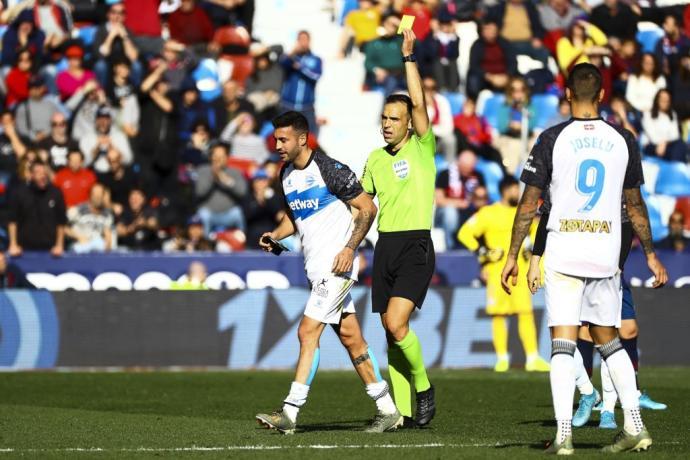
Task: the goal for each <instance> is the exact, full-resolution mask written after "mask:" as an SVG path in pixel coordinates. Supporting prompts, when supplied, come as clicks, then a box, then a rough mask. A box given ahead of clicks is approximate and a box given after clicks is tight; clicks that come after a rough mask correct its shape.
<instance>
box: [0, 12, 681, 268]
mask: <svg viewBox="0 0 690 460" xmlns="http://www.w3.org/2000/svg"><path fill="white" fill-rule="evenodd" d="M342 3H344V7H345V11H344V12H343V15H342V16H343V29H342V30H343V33H342V36H341V37H340V41H339V45H340V52H339V54H340V58H342V59H349V58H350V57H349V56H350V55H351V54H352V53H361V54H362V55H363V56H364V62H365V79H364V82H363V87H364V89H365V90H367V91H381V92H383V93H385V94H389V93H391V92H394V91H397V90H400V89H402V88H403V86H404V78H403V77H404V75H403V69H404V68H403V63H402V61H401V59H400V43H401V37H400V35H398V34H397V33H396V32H397V29H398V25H399V23H400V18H401V16H402V15H404V14H407V15H413V16H415V18H416V20H415V23H414V27H413V29H414V31H415V34H416V35H417V38H418V48H417V50H416V55H417V59H418V62H419V64H420V69H421V72H422V76H423V77H424V82H423V83H424V91H425V93H426V100H427V104H428V110H429V114H430V119H431V120H432V123H433V130H434V134H435V135H436V136H437V139H438V145H439V153H438V155H437V156H438V163H439V165H446V166H447V167H443V166H442V167H441V168H439V175H438V181H437V190H436V208H437V209H436V224H437V226H438V227H440V228H442V229H443V230H444V231H445V234H446V246H447V247H448V248H456V247H458V242H457V239H456V234H457V230H458V229H459V227H460V225H461V224H462V223H463V222H464V221H466V220H467V219H468V218H469V217H470V216H471V215H472V214H473V213H474V212H475V211H476V210H477V209H479V208H480V207H481V206H483V205H485V204H487V203H489V202H490V200H491V199H495V198H494V197H492V195H491V192H492V184H493V189H496V187H497V182H498V180H499V179H500V177H501V176H502V175H503V174H515V173H517V172H519V169H520V167H521V164H522V163H523V161H524V159H525V158H526V155H527V152H528V149H529V147H530V145H532V144H533V143H534V141H535V139H536V137H537V135H538V133H539V132H540V130H541V129H543V128H545V127H547V126H549V125H551V124H553V123H557V122H560V121H563V120H565V119H567V118H568V117H569V113H568V105H567V103H565V101H564V100H563V87H564V77H565V76H567V74H568V70H569V69H571V68H572V67H573V66H574V65H575V64H577V63H580V62H591V63H593V64H595V65H597V66H598V67H599V68H600V69H601V70H602V72H603V74H604V78H605V87H606V90H607V93H606V94H607V97H606V100H605V105H604V107H603V110H602V116H603V117H604V118H605V119H607V120H608V121H610V122H612V123H617V124H621V125H623V126H625V127H626V128H628V129H630V130H631V131H633V132H634V133H636V134H637V135H639V138H640V144H641V148H642V151H643V152H644V156H645V158H648V159H650V158H651V159H657V161H660V162H664V163H677V164H686V163H687V162H688V143H687V139H688V127H689V126H690V38H689V36H690V6H686V5H684V4H685V3H688V2H684V1H668V0H667V1H662V0H657V1H656V2H642V1H640V2H636V1H619V0H604V1H596V0H595V1H590V0H580V1H569V0H546V1H541V2H537V1H529V0H508V1H500V2H499V1H491V0H486V1H477V0H474V1H470V0H447V1H441V0H426V1H424V0H380V1H373V0H359V1H349V0H346V1H344V2H342ZM1 4H2V7H3V8H2V11H1V16H0V21H2V23H3V24H4V25H3V26H2V28H3V29H4V31H3V35H2V53H1V56H0V67H1V69H0V71H1V76H2V78H0V93H1V95H2V100H3V104H2V113H1V115H0V118H1V127H0V226H1V227H2V229H3V233H4V235H2V237H3V239H4V240H5V247H6V248H7V249H8V250H9V253H10V255H12V256H18V255H20V254H21V253H22V251H51V252H52V253H53V254H54V255H60V254H62V253H63V252H64V251H73V252H77V253H84V252H90V251H111V250H116V249H117V250H161V249H162V250H164V251H188V252H193V251H214V250H216V251H232V250H241V249H243V248H257V247H258V237H259V236H260V235H261V234H262V233H264V232H266V231H269V230H271V229H272V228H273V227H274V226H275V223H276V222H277V221H278V220H279V219H280V218H281V216H282V213H283V200H282V197H281V195H280V193H281V192H280V190H279V188H278V187H276V183H277V176H278V172H279V169H280V164H279V163H280V160H279V158H278V157H277V155H276V154H275V153H273V150H274V145H272V136H271V129H270V120H271V119H272V118H273V117H274V116H275V115H277V114H279V113H281V112H282V111H285V110H298V111H300V112H302V113H304V114H305V115H306V116H307V118H308V120H309V122H310V125H311V126H312V127H313V135H310V144H311V145H312V146H313V147H314V148H316V147H317V146H318V131H319V124H320V123H321V119H319V118H318V117H317V115H316V112H315V108H314V102H315V88H316V85H317V82H318V80H319V78H320V77H321V74H322V71H323V68H322V66H323V61H322V59H321V58H320V57H318V56H316V55H315V54H314V53H312V51H311V46H310V42H311V37H310V34H309V32H308V31H301V32H299V33H298V34H297V38H296V41H295V44H294V46H293V47H292V48H291V49H286V50H284V49H282V47H280V46H271V45H270V44H263V43H260V42H258V41H257V40H256V39H254V38H253V37H252V22H253V14H254V1H253V0H173V1H167V0H122V1H118V0H99V1H94V0H71V1H67V0H22V1H11V0H10V1H3V2H2V3H1ZM643 21H644V22H652V23H656V24H658V25H659V26H660V29H659V30H662V31H663V32H661V33H660V36H659V37H658V40H656V41H655V42H654V44H653V45H649V43H647V41H643V40H641V38H640V34H639V32H638V23H640V22H643ZM474 22H476V24H477V30H478V34H479V38H478V39H477V40H476V41H475V42H474V43H473V44H472V45H471V51H470V53H469V60H468V69H467V72H466V75H461V74H460V72H459V68H458V65H457V61H458V58H459V56H460V48H461V46H460V44H461V41H463V40H464V38H463V37H460V36H459V35H458V32H457V31H458V30H459V25H460V24H467V23H474ZM296 24H298V21H297V22H296ZM208 60H212V61H214V62H215V63H217V64H218V66H219V67H220V66H222V64H223V63H225V64H226V67H227V68H231V69H232V70H231V73H230V74H229V75H227V77H228V78H227V79H223V78H221V79H220V81H218V79H217V78H216V77H215V76H214V77H213V78H209V77H208V76H204V74H203V68H204V63H205V62H207V61H208ZM525 61H526V62H527V70H524V68H525V65H519V63H520V62H525ZM518 69H520V70H524V71H523V72H522V73H520V71H519V70H518ZM209 80H210V83H209ZM545 96H548V98H550V99H549V100H553V99H554V98H555V100H556V101H558V98H561V99H560V104H558V107H557V108H556V107H553V109H554V110H553V117H552V118H550V119H548V120H544V119H543V116H542V117H540V116H539V115H540V113H539V112H540V111H541V106H540V105H538V104H537V102H536V101H538V100H540V99H544V97H545ZM457 101H461V103H460V104H458V103H457ZM489 106H493V111H492V114H491V116H488V108H489ZM480 109H481V110H480ZM688 194H690V191H689V192H688ZM677 203H678V204H677V212H674V213H673V214H672V216H671V219H670V221H669V223H668V225H669V230H668V236H667V237H666V238H665V239H664V240H663V241H661V242H659V244H660V245H662V246H664V247H669V248H674V249H676V250H681V251H688V250H690V245H689V244H688V240H687V238H685V237H684V236H683V235H684V233H683V232H684V229H685V230H687V229H689V228H690V197H688V196H686V197H683V198H679V199H678V200H677Z"/></svg>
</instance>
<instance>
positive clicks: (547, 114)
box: [532, 94, 558, 129]
mask: <svg viewBox="0 0 690 460" xmlns="http://www.w3.org/2000/svg"><path fill="white" fill-rule="evenodd" d="M532 107H534V112H535V114H536V116H535V125H536V127H537V128H539V129H546V128H548V126H547V124H548V123H549V121H550V120H551V119H552V118H553V117H554V116H556V114H557V113H558V96H556V95H554V94H535V95H533V96H532Z"/></svg>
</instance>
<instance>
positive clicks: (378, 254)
mask: <svg viewBox="0 0 690 460" xmlns="http://www.w3.org/2000/svg"><path fill="white" fill-rule="evenodd" d="M403 34H404V40H403V44H402V55H403V61H404V62H405V73H406V78H407V89H408V92H409V97H408V96H406V95H402V94H394V95H391V96H388V97H387V98H386V102H385V104H384V108H383V113H382V114H381V133H382V134H383V139H384V140H385V142H386V144H387V145H386V146H385V147H383V148H379V149H376V150H374V151H373V152H372V153H371V154H370V155H369V158H368V159H367V164H366V166H365V169H364V174H363V177H362V187H363V188H364V190H365V191H366V192H367V193H369V194H370V195H372V196H378V201H379V213H378V231H379V240H378V242H377V244H376V249H375V251H374V267H373V287H372V304H373V311H374V312H376V313H379V314H380V315H381V322H382V324H383V327H384V329H385V330H386V339H387V341H388V370H389V373H390V377H391V384H392V387H393V394H394V396H395V404H396V406H397V407H398V410H399V411H400V413H401V414H402V415H403V416H405V417H406V418H405V420H406V424H405V426H408V427H409V426H415V425H427V424H428V423H429V422H430V421H431V419H432V418H433V417H434V414H435V412H436V403H435V400H434V387H433V386H432V385H431V383H430V382H429V378H428V377H427V374H426V369H425V367H424V360H423V357H422V348H421V345H420V342H419V339H418V338H417V336H416V335H415V333H414V331H412V330H411V329H410V326H409V323H410V316H411V315H412V313H413V312H414V310H415V308H421V307H422V304H423V302H424V298H425V297H426V292H427V290H428V288H429V283H430V282H431V277H432V276H433V274H434V266H435V255H434V245H433V243H432V241H431V225H432V217H433V207H434V192H435V182H436V165H435V163H434V155H435V153H436V139H435V137H434V133H433V131H432V130H431V123H430V122H429V116H428V114H427V110H426V103H425V101H424V91H423V90H422V80H421V78H420V76H419V70H418V69H417V64H416V62H415V58H414V55H413V54H412V51H413V47H414V41H415V36H414V33H413V32H412V31H411V30H405V31H403ZM412 384H414V388H415V391H416V396H417V398H416V399H417V407H416V414H415V419H414V420H413V419H412V398H411V394H410V392H411V385H412Z"/></svg>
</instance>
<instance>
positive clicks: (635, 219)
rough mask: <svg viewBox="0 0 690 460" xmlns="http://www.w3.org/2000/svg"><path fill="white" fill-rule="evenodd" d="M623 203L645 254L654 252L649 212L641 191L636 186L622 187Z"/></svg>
mask: <svg viewBox="0 0 690 460" xmlns="http://www.w3.org/2000/svg"><path fill="white" fill-rule="evenodd" d="M623 196H624V197H625V205H626V208H627V210H628V217H630V222H631V223H632V226H633V230H635V233H636V234H637V237H638V238H639V239H640V243H642V248H643V249H644V252H645V254H651V253H653V252H654V242H653V240H652V229H651V226H650V225H649V214H648V213H647V205H646V204H645V202H644V199H643V198H642V193H641V192H640V189H639V188H638V187H635V188H626V189H623Z"/></svg>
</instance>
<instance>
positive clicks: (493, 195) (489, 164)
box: [477, 158, 503, 202]
mask: <svg viewBox="0 0 690 460" xmlns="http://www.w3.org/2000/svg"><path fill="white" fill-rule="evenodd" d="M477 171H479V172H480V173H482V176H484V181H485V182H486V190H487V191H488V192H489V199H490V200H491V202H496V201H499V200H500V199H501V192H500V191H499V189H498V183H499V182H501V179H503V171H502V170H501V167H500V166H499V165H498V164H497V163H496V162H493V161H487V160H483V159H481V158H480V159H478V160H477Z"/></svg>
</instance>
